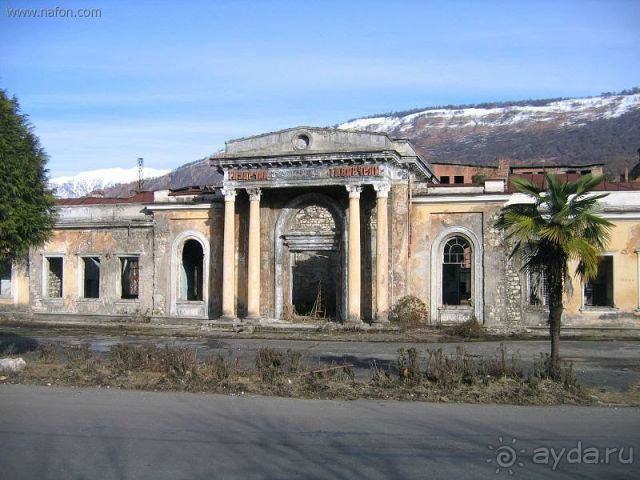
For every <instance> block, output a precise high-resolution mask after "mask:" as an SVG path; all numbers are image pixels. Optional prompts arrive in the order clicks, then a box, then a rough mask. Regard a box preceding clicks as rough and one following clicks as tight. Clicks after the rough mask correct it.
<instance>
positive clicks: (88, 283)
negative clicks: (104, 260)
mask: <svg viewBox="0 0 640 480" xmlns="http://www.w3.org/2000/svg"><path fill="white" fill-rule="evenodd" d="M82 263H83V282H82V283H83V285H82V286H83V292H82V296H83V297H84V298H99V297H100V258H98V257H85V258H83V259H82Z"/></svg>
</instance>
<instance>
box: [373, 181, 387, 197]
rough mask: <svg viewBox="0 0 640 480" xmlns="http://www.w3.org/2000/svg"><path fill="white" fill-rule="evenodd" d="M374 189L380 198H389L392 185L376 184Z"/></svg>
mask: <svg viewBox="0 0 640 480" xmlns="http://www.w3.org/2000/svg"><path fill="white" fill-rule="evenodd" d="M373 189H374V190H375V191H376V196H377V197H378V198H387V197H388V196H389V190H391V185H389V184H388V183H374V184H373Z"/></svg>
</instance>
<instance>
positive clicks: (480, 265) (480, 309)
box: [429, 226, 484, 324]
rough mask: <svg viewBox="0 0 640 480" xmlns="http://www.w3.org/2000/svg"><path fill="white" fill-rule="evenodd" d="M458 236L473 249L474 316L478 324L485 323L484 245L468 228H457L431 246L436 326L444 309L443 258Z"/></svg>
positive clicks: (432, 308)
mask: <svg viewBox="0 0 640 480" xmlns="http://www.w3.org/2000/svg"><path fill="white" fill-rule="evenodd" d="M456 235H460V236H462V237H465V238H466V239H467V240H468V241H469V243H470V244H471V248H472V249H473V285H472V288H473V290H472V294H473V295H472V299H473V307H472V308H473V314H474V315H475V317H476V318H477V319H478V322H480V323H483V322H484V262H483V256H484V250H483V248H482V243H481V242H480V240H479V239H478V237H477V236H476V234H475V233H473V232H472V231H471V230H469V229H468V228H466V227H461V226H456V227H450V228H447V229H446V230H443V231H442V232H440V233H439V234H438V236H436V238H435V239H434V240H433V243H432V244H431V272H430V283H431V292H430V294H431V299H430V303H431V308H430V312H429V315H431V323H433V324H435V323H437V321H438V312H439V311H440V309H442V308H443V305H442V258H443V255H444V245H445V243H446V242H447V241H448V240H449V239H450V238H451V237H455V236H456Z"/></svg>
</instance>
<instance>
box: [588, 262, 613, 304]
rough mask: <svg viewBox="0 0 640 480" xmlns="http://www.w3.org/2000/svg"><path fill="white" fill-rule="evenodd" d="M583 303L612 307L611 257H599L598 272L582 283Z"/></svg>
mask: <svg viewBox="0 0 640 480" xmlns="http://www.w3.org/2000/svg"><path fill="white" fill-rule="evenodd" d="M584 304H585V306H588V307H613V306H614V303H613V257H612V256H605V257H600V262H599V264H598V274H597V275H596V276H595V278H593V279H592V280H590V281H588V282H587V283H585V285H584Z"/></svg>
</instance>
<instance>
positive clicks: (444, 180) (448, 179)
mask: <svg viewBox="0 0 640 480" xmlns="http://www.w3.org/2000/svg"><path fill="white" fill-rule="evenodd" d="M440 183H451V177H449V175H443V176H441V177H440Z"/></svg>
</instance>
